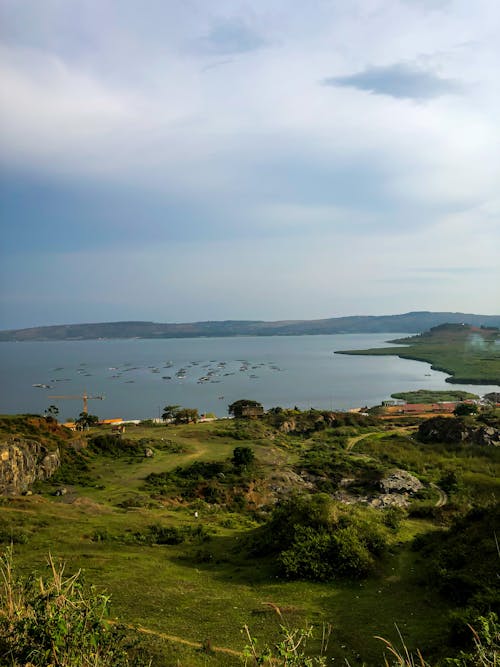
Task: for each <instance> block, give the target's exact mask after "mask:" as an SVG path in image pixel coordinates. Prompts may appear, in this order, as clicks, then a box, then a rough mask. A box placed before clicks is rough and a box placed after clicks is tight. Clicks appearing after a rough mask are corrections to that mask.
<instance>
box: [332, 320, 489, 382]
mask: <svg viewBox="0 0 500 667" xmlns="http://www.w3.org/2000/svg"><path fill="white" fill-rule="evenodd" d="M391 342H392V343H397V344H398V345H405V347H383V348H373V349H370V350H351V351H341V352H337V354H355V355H376V356H387V355H389V356H397V357H401V358H402V359H414V360H416V361H426V362H428V363H430V364H432V368H433V369H434V370H438V371H443V372H444V373H448V374H449V375H450V376H451V377H449V378H447V382H452V383H453V382H454V383H457V384H460V383H462V384H500V331H499V330H498V329H495V328H491V329H486V328H480V327H472V326H469V325H463V324H443V325H440V326H437V327H434V328H433V329H431V330H430V331H427V332H425V333H422V334H418V335H417V336H411V337H409V338H401V339H397V340H393V341H391Z"/></svg>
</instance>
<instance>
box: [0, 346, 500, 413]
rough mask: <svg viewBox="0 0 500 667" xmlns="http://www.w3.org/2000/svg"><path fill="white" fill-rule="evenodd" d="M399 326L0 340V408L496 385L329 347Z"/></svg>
mask: <svg viewBox="0 0 500 667" xmlns="http://www.w3.org/2000/svg"><path fill="white" fill-rule="evenodd" d="M407 335H408V334H334V335H325V336H289V337H288V336H287V337H282V336H258V337H238V338H189V339H164V340H93V341H63V342H43V343H42V342H27V343H0V370H1V373H2V385H1V388H0V412H2V413H24V412H29V413H43V411H44V410H45V409H46V408H47V407H48V406H49V405H50V404H55V405H57V406H58V407H59V409H60V417H63V418H71V417H74V416H77V415H78V414H79V413H80V412H81V410H82V401H81V400H76V399H75V400H70V399H55V398H51V396H52V395H59V396H61V395H65V396H67V395H70V396H75V395H76V396H77V395H81V394H82V393H83V392H84V391H86V392H88V393H89V394H91V395H103V396H104V397H105V399H104V400H103V401H101V400H93V401H89V412H91V413H92V414H97V415H99V417H101V418H113V417H122V418H124V419H146V418H151V417H157V416H158V415H159V413H160V411H161V409H162V407H163V406H164V405H166V404H177V405H182V406H183V407H193V408H198V410H199V411H200V412H213V413H215V414H216V415H217V416H221V417H222V416H224V415H226V414H227V406H228V404H229V403H232V402H233V401H235V400H238V399H240V398H250V399H255V400H257V401H259V402H261V403H262V404H263V405H264V406H265V407H266V408H270V407H273V406H276V405H280V406H283V407H293V406H295V405H296V406H298V407H299V408H310V407H315V408H322V409H336V410H346V409H349V408H353V407H359V406H365V405H367V406H371V405H376V404H378V403H380V402H381V401H382V400H384V399H388V398H390V395H391V394H392V393H393V392H398V391H409V390H414V389H462V390H464V391H472V392H474V393H478V394H484V393H487V392H489V391H498V387H497V386H492V385H483V386H477V385H450V384H449V383H446V382H445V378H446V377H447V376H446V375H445V374H444V373H441V372H438V371H432V370H430V365H429V364H426V363H422V362H418V361H411V360H406V359H399V358H397V357H365V356H352V357H351V356H346V355H336V354H334V351H335V350H349V349H364V348H369V347H383V346H386V345H387V344H388V343H387V341H388V340H390V339H394V338H398V337H400V336H407ZM33 385H42V386H38V387H36V386H33Z"/></svg>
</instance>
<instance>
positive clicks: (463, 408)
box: [453, 403, 477, 417]
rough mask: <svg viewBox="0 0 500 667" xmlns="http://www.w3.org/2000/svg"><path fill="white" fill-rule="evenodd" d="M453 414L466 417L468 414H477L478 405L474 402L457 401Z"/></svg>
mask: <svg viewBox="0 0 500 667" xmlns="http://www.w3.org/2000/svg"><path fill="white" fill-rule="evenodd" d="M453 414H454V415H455V416H456V417H466V416H467V415H477V405H474V404H473V403H457V405H456V407H455V409H454V410H453Z"/></svg>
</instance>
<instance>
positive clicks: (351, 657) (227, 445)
mask: <svg viewBox="0 0 500 667" xmlns="http://www.w3.org/2000/svg"><path fill="white" fill-rule="evenodd" d="M495 419H496V418H495ZM6 421H8V419H7V420H6ZM495 423H496V422H495ZM26 424H27V428H28V427H29V424H30V422H29V420H27V421H26ZM285 425H286V427H285ZM29 428H30V427H29ZM417 428H418V421H414V422H412V421H411V420H409V421H408V423H407V424H406V425H405V426H401V424H400V423H398V424H396V423H394V424H392V423H391V422H390V421H378V420H377V419H376V418H374V417H366V418H364V417H362V416H357V415H348V414H347V415H342V414H339V415H336V416H334V417H332V415H331V414H329V413H328V414H327V413H319V412H315V411H311V412H308V413H299V412H296V411H284V412H278V413H274V414H272V415H268V416H267V417H266V418H265V419H264V420H259V421H243V420H241V421H239V420H220V421H218V422H214V423H209V424H207V423H205V424H196V425H184V426H168V427H166V426H156V427H152V426H149V427H148V426H137V427H129V428H128V429H127V432H126V433H125V435H124V439H120V438H118V437H117V436H112V435H111V434H110V432H109V431H108V430H106V429H105V428H104V427H100V428H96V429H93V430H91V431H90V432H89V433H88V434H87V435H86V439H87V441H88V446H87V447H86V448H84V449H78V451H75V450H72V452H73V453H72V454H71V455H68V456H67V457H66V465H65V467H64V468H63V469H62V470H61V471H60V473H59V474H58V476H57V477H56V478H54V479H52V480H50V481H49V482H44V483H39V484H38V486H37V487H36V489H35V493H34V495H32V496H24V497H17V498H4V499H3V502H2V515H1V518H0V522H1V526H0V527H1V530H0V536H1V538H2V541H3V544H4V547H5V546H6V545H7V544H8V543H10V542H11V541H14V543H15V554H16V560H17V562H18V564H19V566H20V568H21V570H22V571H24V572H28V571H31V570H32V569H33V568H35V569H38V570H41V571H43V569H44V567H45V560H46V557H47V554H48V552H49V551H50V552H51V554H52V556H53V557H54V558H56V559H62V560H64V561H66V562H67V571H75V570H77V569H79V568H82V569H83V570H84V572H85V576H86V578H87V579H88V580H89V581H91V582H93V583H95V584H96V585H97V586H98V590H107V591H109V592H110V594H111V595H112V607H111V609H112V616H113V617H114V618H115V619H117V620H119V621H121V622H123V623H125V624H126V625H127V626H128V627H129V631H130V633H131V634H132V635H134V636H137V637H139V641H140V643H141V646H142V647H143V650H144V651H147V653H148V654H150V655H151V656H152V658H153V665H156V666H157V667H164V666H166V665H172V666H173V665H177V664H182V665H192V666H195V667H196V666H198V665H200V666H201V665H239V664H241V655H240V653H241V651H242V649H243V647H244V645H245V644H246V643H248V640H247V639H246V638H245V636H244V635H242V633H241V629H242V628H243V626H244V625H248V626H249V628H250V631H251V634H252V636H254V637H255V638H256V639H257V640H258V645H259V646H264V645H265V644H266V643H271V644H272V643H273V642H275V641H277V639H278V638H279V632H280V631H279V626H280V624H281V623H283V619H284V621H285V623H286V624H289V625H290V626H291V627H303V626H305V625H306V624H313V625H314V626H315V627H316V629H317V632H316V639H313V640H312V642H310V644H309V648H310V650H311V651H314V650H316V649H317V648H318V646H319V635H320V633H321V627H322V624H323V623H329V624H331V625H332V626H333V631H332V635H331V638H330V642H329V648H328V654H329V656H330V657H332V658H335V659H336V661H339V663H340V661H344V660H345V659H347V660H348V661H349V663H350V664H351V665H352V667H354V666H358V665H361V663H362V661H364V664H365V665H367V666H370V665H373V666H375V665H381V664H382V661H383V645H382V643H381V642H380V641H379V640H377V639H375V638H374V637H375V635H379V636H380V635H381V636H384V637H387V638H388V639H391V640H394V641H396V642H398V636H397V632H396V630H395V627H394V624H395V623H397V625H398V627H399V628H400V630H401V632H402V633H403V635H404V638H405V641H406V643H407V645H408V647H409V648H410V649H411V650H415V649H416V648H417V647H420V649H421V650H422V651H423V652H424V654H425V655H426V656H427V657H428V658H430V659H432V661H433V664H437V663H438V661H439V659H440V658H443V657H445V656H447V655H451V653H452V652H453V651H454V650H456V647H453V646H451V645H449V644H448V643H447V642H448V639H447V638H448V637H449V636H450V635H449V634H448V633H449V632H450V631H451V621H450V618H449V614H450V612H451V611H454V610H456V609H459V608H460V605H457V604H456V603H455V602H453V603H450V600H448V599H447V598H446V596H443V595H440V594H439V591H438V590H436V588H435V586H432V585H428V584H427V581H426V577H427V575H428V568H427V565H428V563H427V561H426V559H425V558H422V553H425V552H423V551H416V550H415V549H414V539H415V537H417V536H422V537H421V539H422V540H423V539H424V537H425V539H430V538H428V536H429V535H430V534H432V533H433V532H434V531H436V530H440V531H444V532H445V533H446V532H447V531H448V526H449V525H451V524H452V522H453V520H454V518H455V517H457V516H462V515H463V514H464V512H466V511H467V510H468V509H469V508H470V507H474V506H477V507H485V506H489V505H490V504H491V502H492V499H494V498H498V493H499V491H500V482H499V479H500V474H499V473H500V460H499V459H500V456H499V455H500V452H499V451H498V449H497V448H494V447H492V448H485V447H483V448H481V447H478V446H475V445H472V444H467V443H462V444H461V445H449V444H446V443H442V444H438V445H435V444H434V445H428V444H424V443H420V442H419V441H418V437H417ZM17 430H18V433H20V431H22V419H21V418H18V420H17ZM31 437H33V434H31ZM236 447H243V448H247V447H248V448H249V449H250V450H251V451H252V452H253V454H254V460H253V461H252V462H250V463H249V464H248V465H245V466H242V465H237V464H236V463H235V462H234V461H235V456H234V450H235V448H236ZM146 448H149V449H152V450H153V452H154V456H152V457H146V456H145V450H146ZM395 468H403V469H405V470H408V471H409V472H411V473H412V474H414V475H416V476H417V477H418V478H419V479H420V480H421V481H422V482H423V484H424V489H423V490H422V492H420V493H419V494H418V496H416V497H415V498H414V499H413V500H412V501H411V503H410V506H409V508H407V509H402V510H397V509H392V510H387V509H386V510H374V509H372V508H366V507H365V506H364V505H359V507H358V509H356V511H355V512H354V513H353V512H349V511H348V509H347V508H348V507H349V505H345V504H342V503H340V504H339V500H338V499H337V500H333V496H334V495H335V494H338V493H340V494H346V493H349V494H351V496H356V495H357V496H358V497H360V498H361V497H365V496H370V494H375V495H376V493H377V491H376V489H377V488H378V487H377V484H378V480H379V479H380V478H381V476H382V475H384V474H386V473H388V472H390V471H392V470H394V469H395ZM346 480H347V481H346ZM436 485H437V486H438V487H439V488H438V489H436ZM61 488H64V489H66V491H67V492H66V493H65V494H64V495H57V496H56V495H54V493H55V492H56V491H57V490H60V489H61ZM443 489H445V490H444V491H443ZM304 493H305V494H306V495H309V496H311V494H312V497H313V498H315V497H318V498H320V497H321V498H323V501H321V502H322V503H323V505H321V503H320V505H321V506H322V507H326V508H327V510H326V514H325V513H323V515H322V518H321V517H319V515H317V516H318V517H319V518H317V519H316V520H315V521H316V524H317V526H319V528H318V530H319V532H318V533H317V535H318V536H319V538H321V539H322V536H324V535H325V534H326V533H325V530H326V531H330V530H331V527H332V526H333V527H334V530H337V529H340V530H344V531H345V536H346V537H348V536H351V535H353V533H352V530H354V528H355V530H358V528H359V527H360V526H362V525H363V524H365V525H366V526H367V529H368V526H370V530H371V531H372V532H373V531H375V533H376V534H377V535H381V536H382V537H383V541H384V548H383V549H382V550H380V552H379V551H376V552H373V554H372V556H373V558H372V560H371V561H370V567H369V568H368V570H367V571H366V572H361V571H360V572H358V573H356V571H355V570H354V571H352V570H351V573H350V574H349V575H348V576H344V575H342V574H341V572H340V571H339V574H338V575H335V574H334V576H333V578H331V577H326V580H324V581H321V578H322V577H318V578H317V579H319V580H316V579H315V577H314V576H312V577H307V576H306V577H305V578H304V577H299V578H295V577H294V576H292V577H290V576H285V575H286V572H285V571H284V570H283V569H282V567H281V565H280V563H281V564H283V562H287V563H290V560H288V561H286V558H289V555H290V554H289V553H288V555H285V556H280V555H279V554H280V551H279V548H278V551H276V544H275V546H274V547H273V548H267V549H266V548H262V545H263V544H264V545H265V544H267V545H268V546H269V539H268V538H266V539H268V541H267V542H265V541H264V542H263V541H262V540H263V536H265V535H266V530H268V527H271V533H270V535H273V534H274V535H276V534H277V533H276V529H274V528H272V526H273V525H274V526H280V525H281V526H282V527H283V526H284V525H285V524H284V523H283V521H280V520H279V515H277V514H276V513H275V512H276V510H275V509H273V508H275V507H281V508H283V507H285V508H286V507H289V506H290V505H287V503H290V502H291V501H293V498H295V497H296V496H297V494H298V495H299V497H300V494H304ZM320 493H322V494H323V495H322V496H319V495H318V494H320ZM443 493H444V494H445V503H444V504H443V502H442V494H443ZM324 494H326V495H324ZM325 503H326V504H325ZM318 507H319V506H318ZM280 511H282V510H280ZM344 516H345V517H346V519H344V518H343V517H344ZM349 516H353V517H355V520H356V524H355V527H354V528H352V527H350V526H353V525H354V524H352V522H351V519H348V517H349ZM277 517H278V519H277ZM297 517H298V518H297V519H296V520H295V519H294V520H293V521H292V524H294V525H298V524H297V523H296V522H297V521H299V522H300V517H299V515H297ZM273 521H274V522H275V523H274V524H273V523H272V522H273ZM346 521H347V523H346ZM350 522H351V523H350ZM316 524H314V523H313V521H312V520H311V519H310V518H309V519H307V525H308V527H309V528H310V527H311V526H313V525H316ZM335 526H337V528H335ZM356 526H357V527H356ZM323 527H325V528H324V529H323ZM294 530H295V528H294ZM301 531H302V532H301ZM301 531H298V533H297V534H296V535H295V538H297V535H299V537H300V535H301V534H304V530H303V529H301ZM289 532H290V531H288V533H289ZM375 533H374V534H375ZM330 534H331V535H335V532H334V533H330ZM268 535H269V533H268ZM360 535H361V534H360ZM309 537H311V534H309ZM295 538H294V539H295ZM312 538H313V539H316V538H315V537H314V535H312ZM361 538H362V535H361ZM349 539H351V538H350V537H349ZM356 539H358V538H356ZM485 539H488V536H486V538H485ZM289 544H290V545H292V546H293V540H289ZM295 544H296V546H297V542H296V543H295ZM303 544H305V543H303ZM425 544H426V545H427V542H426V543H425ZM279 546H280V545H278V547H279ZM281 546H283V545H281ZM300 548H302V547H301V544H298V546H297V549H298V551H296V553H299V551H300ZM356 548H357V547H356ZM426 548H427V547H426ZM273 549H274V550H273ZM289 551H290V549H289ZM356 553H357V552H356ZM299 555H300V554H299ZM280 558H281V560H280ZM283 558H285V560H283ZM290 572H292V573H293V568H292V570H289V571H288V574H290ZM306 574H307V573H306ZM313 574H314V573H313ZM327 574H328V573H327ZM493 584H494V585H495V582H493ZM275 607H278V608H279V609H280V610H281V613H282V615H283V618H280V617H279V616H278V615H277V613H276V611H275ZM450 641H451V640H450ZM203 646H204V649H203V648H202V647H203ZM219 649H224V650H219Z"/></svg>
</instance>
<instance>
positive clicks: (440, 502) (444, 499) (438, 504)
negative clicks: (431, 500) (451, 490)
mask: <svg viewBox="0 0 500 667" xmlns="http://www.w3.org/2000/svg"><path fill="white" fill-rule="evenodd" d="M431 486H432V488H433V489H436V491H437V492H438V493H439V498H438V499H437V501H436V504H435V507H444V506H445V505H446V503H447V502H448V496H447V495H446V493H445V492H444V491H443V489H440V488H439V486H437V484H434V482H431Z"/></svg>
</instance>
